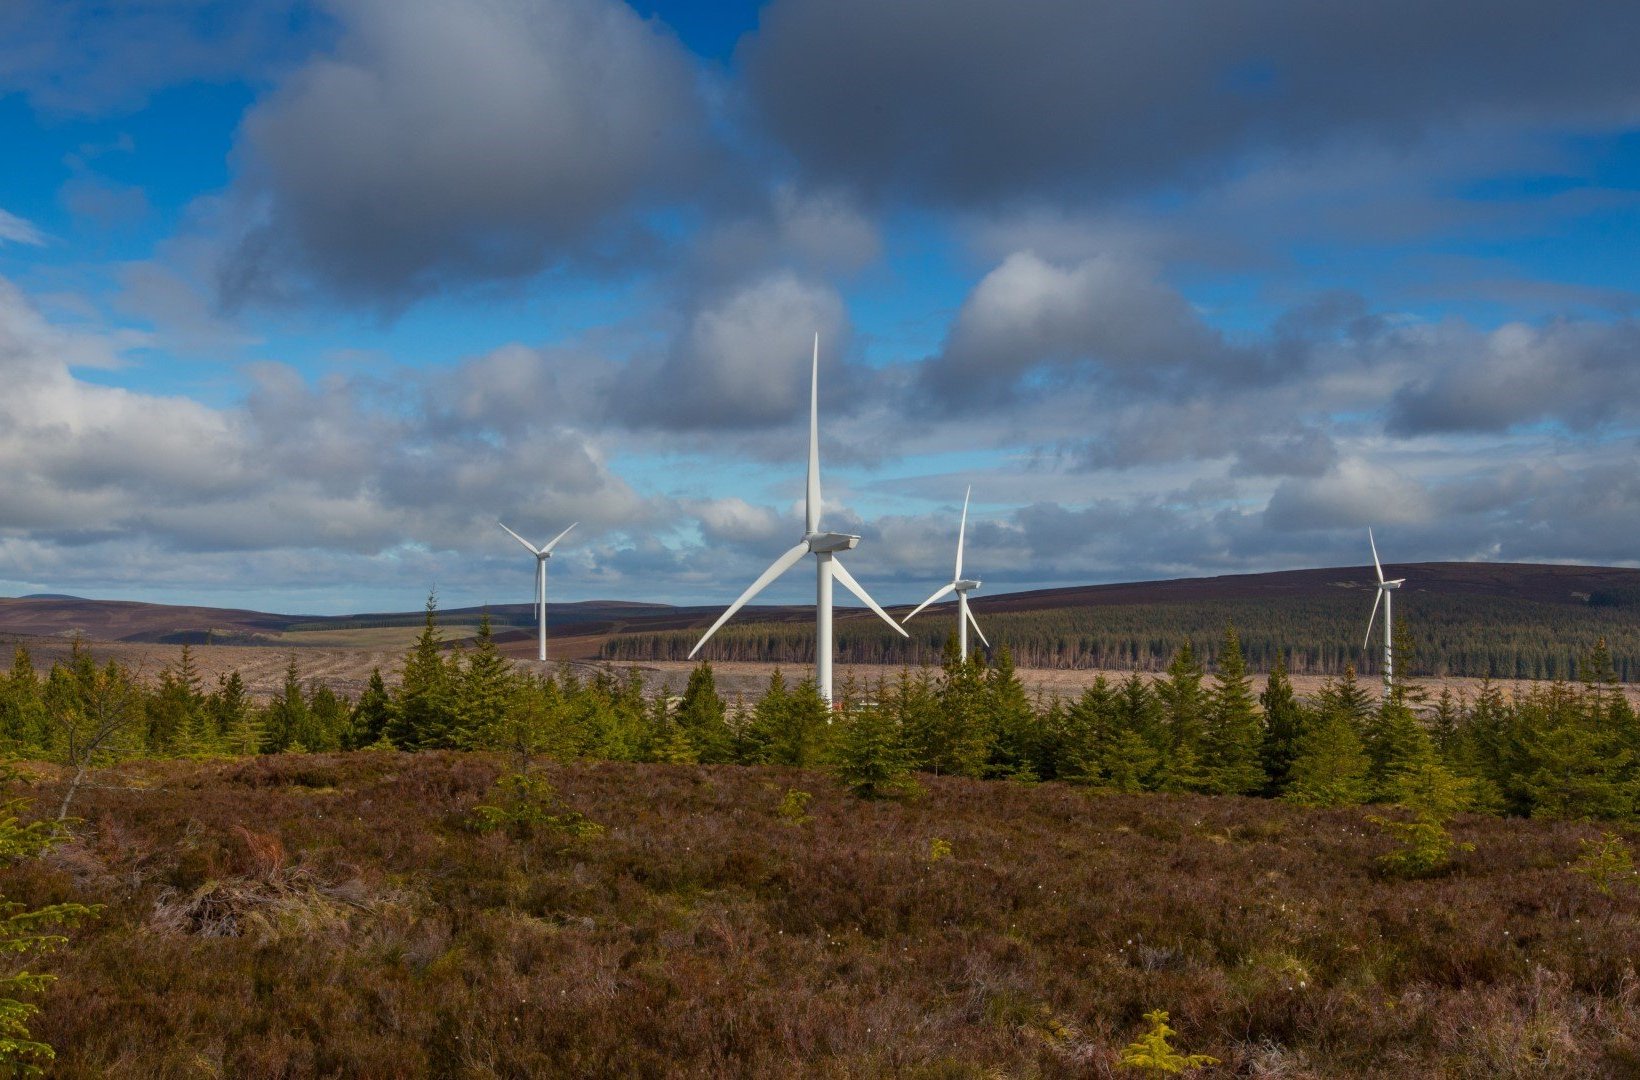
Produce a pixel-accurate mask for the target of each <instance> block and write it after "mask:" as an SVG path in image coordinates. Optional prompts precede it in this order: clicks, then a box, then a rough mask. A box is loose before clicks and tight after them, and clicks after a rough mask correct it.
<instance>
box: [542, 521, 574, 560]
mask: <svg viewBox="0 0 1640 1080" xmlns="http://www.w3.org/2000/svg"><path fill="white" fill-rule="evenodd" d="M579 524H581V523H580V522H579V521H577V522H575V523H573V524H571V525H570V527H569V529H573V528H575V526H576V525H579ZM569 529H565V530H564V531H563V532H561V533H559V534H558V535H557V536H555V537H553V538H552V539H551V540H548V541H547V546H546V547H544V548H542V549H541V553H542V554H543V555H547V554H550V553H551V552H552V549H553V548H555V547H557V546H558V541H560V540H562V539H563V538H564V537H566V536H568V535H569Z"/></svg>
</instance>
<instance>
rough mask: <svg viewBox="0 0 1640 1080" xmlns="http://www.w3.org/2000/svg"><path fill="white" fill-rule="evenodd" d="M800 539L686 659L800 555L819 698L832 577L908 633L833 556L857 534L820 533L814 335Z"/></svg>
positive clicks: (826, 693)
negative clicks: (810, 582) (805, 564)
mask: <svg viewBox="0 0 1640 1080" xmlns="http://www.w3.org/2000/svg"><path fill="white" fill-rule="evenodd" d="M803 528H804V532H803V539H801V540H799V541H798V542H797V545H796V546H795V547H793V548H792V549H791V550H790V551H788V552H786V553H785V554H784V555H782V556H780V558H778V559H776V560H775V561H774V563H773V564H772V565H771V566H770V567H769V568H768V569H767V570H765V571H763V574H762V576H761V577H759V578H758V579H757V580H756V581H754V582H752V584H751V586H750V587H748V588H747V590H746V591H745V592H743V593H741V594H740V599H738V600H736V601H735V602H734V603H732V604H730V605H729V607H728V610H726V611H725V612H724V613H723V614H722V615H719V616H718V620H717V622H715V623H713V624H712V626H711V628H710V629H708V630H707V631H706V633H705V634H703V635H701V639H700V640H699V641H697V642H696V643H695V647H694V648H693V649H690V650H689V656H690V658H691V659H693V658H694V655H695V654H696V653H698V652H699V651H700V649H701V646H702V645H705V644H706V642H707V641H708V640H710V639H711V637H712V635H713V634H715V633H717V632H718V627H720V626H722V625H723V624H724V623H726V622H728V621H729V618H730V616H732V615H734V613H735V612H737V611H739V610H740V609H741V608H742V607H744V606H745V605H746V601H748V600H750V599H751V598H752V597H754V596H756V595H757V594H758V593H760V592H762V591H763V590H764V589H765V588H767V587H768V585H769V583H770V582H772V581H774V580H775V579H776V578H778V577H779V576H780V575H781V574H784V573H785V572H786V571H787V570H790V569H791V568H792V567H793V566H796V565H797V564H798V562H800V561H801V560H802V558H803V556H805V555H811V554H812V555H813V556H814V570H815V590H814V593H815V601H814V675H815V682H816V683H817V684H818V685H819V688H820V696H821V697H823V698H825V699H826V700H827V701H828V702H829V701H831V583H832V579H834V578H835V579H836V580H838V581H841V582H842V583H843V586H844V587H845V588H846V589H848V591H849V592H851V593H853V594H854V595H855V596H858V597H859V598H860V600H861V601H862V602H864V604H865V605H866V607H868V608H870V609H871V610H872V611H875V612H876V613H877V615H878V616H879V617H881V618H882V620H883V621H884V622H886V623H887V624H888V625H890V626H892V627H893V628H894V629H895V630H897V631H899V633H900V635H901V636H902V637H910V636H911V635H910V634H907V633H906V632H905V628H904V627H902V626H900V624H899V623H897V622H895V621H894V620H893V619H891V618H889V615H888V612H886V611H884V610H883V609H882V608H881V607H879V606H878V604H877V601H875V600H873V599H872V598H871V597H870V596H868V595H867V594H866V591H865V589H863V588H862V587H861V586H860V583H859V582H858V581H855V580H854V575H853V574H851V573H849V572H848V570H847V569H845V568H844V566H843V564H842V563H841V562H839V561H838V560H837V553H838V552H841V551H852V550H853V549H854V547H855V546H856V545H857V544H859V542H860V538H859V537H858V536H853V535H850V534H848V533H834V532H821V531H820V335H819V334H816V335H814V360H813V364H812V366H811V368H810V374H809V477H808V489H807V491H806V493H805V499H804V504H803Z"/></svg>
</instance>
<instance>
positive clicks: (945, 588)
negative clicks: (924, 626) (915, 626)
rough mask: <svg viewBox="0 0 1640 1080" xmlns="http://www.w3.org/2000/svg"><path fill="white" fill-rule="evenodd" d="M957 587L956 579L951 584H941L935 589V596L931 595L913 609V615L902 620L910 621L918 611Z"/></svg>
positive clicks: (904, 621)
mask: <svg viewBox="0 0 1640 1080" xmlns="http://www.w3.org/2000/svg"><path fill="white" fill-rule="evenodd" d="M956 587H957V583H956V582H954V581H953V582H951V584H949V585H941V586H940V587H939V588H938V589H936V590H934V595H933V596H930V597H929V598H928V599H927V600H924V601H923V602H922V603H920V604H918V605H917V606H916V607H915V608H914V609H912V612H911V615H907V616H906V617H905V618H903V619H901V620H900V621H901V622H903V623H907V622H910V621H911V618H912V616H913V615H916V614H917V612H919V611H921V610H922V609H923V608H925V607H927V606H928V605H929V604H932V603H933V602H934V601H936V600H938V599H939V598H940V597H942V596H944V595H945V594H946V593H948V592H950V591H951V590H952V589H955V588H956Z"/></svg>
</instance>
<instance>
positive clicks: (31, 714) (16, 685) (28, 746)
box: [0, 645, 49, 754]
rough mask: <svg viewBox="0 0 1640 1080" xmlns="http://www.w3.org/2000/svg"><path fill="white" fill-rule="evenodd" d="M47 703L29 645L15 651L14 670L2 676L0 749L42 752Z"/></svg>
mask: <svg viewBox="0 0 1640 1080" xmlns="http://www.w3.org/2000/svg"><path fill="white" fill-rule="evenodd" d="M46 730H47V725H46V705H45V697H44V693H43V687H42V686H41V684H40V677H39V675H38V674H36V673H35V670H34V661H33V659H32V658H31V657H30V656H29V651H28V649H27V648H26V647H24V646H22V645H18V646H17V647H16V648H15V649H14V650H13V651H12V661H11V671H10V673H8V674H7V675H6V676H5V677H4V678H3V679H0V752H5V753H11V754H43V753H45V752H47V751H48V749H49V747H48V746H47V745H46V742H47V739H46Z"/></svg>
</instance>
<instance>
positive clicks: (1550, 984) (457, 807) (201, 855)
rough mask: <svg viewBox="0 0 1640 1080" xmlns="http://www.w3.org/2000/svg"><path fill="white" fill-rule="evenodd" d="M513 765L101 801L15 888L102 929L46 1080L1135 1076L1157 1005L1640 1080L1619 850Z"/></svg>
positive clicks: (210, 787)
mask: <svg viewBox="0 0 1640 1080" xmlns="http://www.w3.org/2000/svg"><path fill="white" fill-rule="evenodd" d="M501 772H502V763H501V762H500V760H499V759H497V758H492V757H489V756H484V755H472V754H455V753H426V754H417V755H410V754H401V753H394V752H389V751H371V752H364V753H355V754H347V755H341V754H337V755H281V756H275V757H266V758H259V759H250V760H246V761H240V762H214V763H203V764H196V763H187V762H143V763H132V764H128V765H125V766H122V767H120V768H119V769H117V770H113V771H111V772H110V773H109V774H107V775H105V776H104V777H103V780H104V782H103V783H101V784H100V785H98V786H96V787H94V788H92V789H90V790H88V791H87V792H86V793H85V794H84V795H83V797H82V802H81V804H80V806H79V811H78V812H79V813H80V815H81V817H82V819H83V820H82V824H81V826H80V828H79V839H78V840H77V841H76V842H75V843H73V844H71V845H67V846H63V847H60V848H58V849H57V850H55V851H54V852H52V853H50V854H49V855H47V856H46V857H45V858H43V859H42V860H38V861H35V862H30V863H24V864H20V865H18V866H16V867H14V868H12V869H10V870H8V871H6V872H5V874H4V875H3V876H0V891H3V892H4V893H5V895H6V896H7V897H8V898H10V899H13V900H16V901H19V902H24V903H29V904H43V903H49V902H54V901H59V900H66V899H75V900H80V901H85V902H94V903H102V904H106V905H107V908H106V910H105V911H104V912H103V914H102V917H101V918H100V919H98V920H97V921H96V922H95V923H92V924H90V925H88V926H86V927H84V928H83V929H81V930H79V931H78V932H77V933H76V934H75V938H74V942H73V945H72V946H71V948H70V949H69V950H68V951H66V952H63V953H60V954H58V955H56V956H54V957H52V958H51V960H50V962H49V963H50V967H51V969H52V970H54V971H55V972H56V973H57V974H59V975H60V976H61V979H60V981H58V982H57V983H56V984H55V985H54V987H53V988H52V989H51V991H50V993H49V994H48V995H47V996H46V997H45V998H44V999H43V1000H42V1002H41V1004H42V1005H43V1007H44V1011H43V1012H42V1013H41V1015H40V1016H39V1017H38V1018H37V1019H36V1021H35V1023H34V1025H33V1026H34V1031H35V1034H36V1036H37V1037H40V1038H42V1039H44V1040H46V1041H48V1042H50V1043H51V1044H53V1045H54V1046H56V1047H57V1049H58V1054H59V1058H58V1062H57V1065H56V1067H55V1069H54V1074H55V1075H57V1076H61V1077H106V1076H177V1077H182V1076H211V1075H218V1076H234V1077H295V1076H336V1077H404V1076H417V1075H431V1076H460V1077H491V1076H497V1077H524V1076H557V1075H565V1076H569V1075H575V1076H594V1075H596V1076H617V1075H618V1076H657V1077H659V1076H701V1077H707V1076H711V1077H721V1076H793V1075H803V1076H850V1077H858V1076H886V1075H894V1076H911V1077H969V1076H973V1077H979V1076H1054V1077H1058V1076H1090V1077H1097V1076H1117V1075H1133V1074H1132V1073H1129V1072H1125V1071H1123V1070H1122V1069H1121V1068H1120V1066H1119V1058H1120V1054H1121V1051H1122V1048H1123V1047H1124V1046H1126V1045H1127V1044H1129V1043H1131V1042H1133V1041H1134V1040H1135V1039H1136V1038H1138V1037H1139V1036H1140V1035H1142V1034H1143V1033H1144V1032H1145V1031H1146V1030H1147V1029H1148V1028H1149V1027H1150V1024H1149V1023H1148V1022H1147V1020H1146V1014H1147V1013H1150V1012H1152V1011H1153V1010H1165V1011H1166V1012H1167V1013H1168V1014H1169V1017H1170V1019H1169V1020H1168V1023H1169V1025H1170V1026H1171V1027H1172V1028H1174V1029H1176V1031H1177V1035H1176V1036H1174V1042H1175V1044H1176V1045H1177V1046H1178V1047H1179V1048H1180V1049H1181V1050H1182V1051H1183V1052H1185V1053H1201V1054H1206V1055H1211V1056H1212V1057H1214V1058H1217V1059H1220V1062H1221V1064H1219V1065H1217V1066H1214V1067H1212V1069H1211V1070H1208V1072H1209V1073H1210V1074H1212V1075H1241V1076H1265V1077H1340V1076H1385V1077H1389V1076H1394V1077H1404V1076H1454V1077H1464V1076H1472V1077H1508V1076H1521V1077H1525V1076H1532V1077H1544V1076H1567V1077H1571V1076H1579V1077H1586V1076H1602V1075H1609V1076H1623V1075H1635V1074H1636V1073H1637V1072H1640V1009H1637V1008H1636V1006H1637V1005H1640V978H1637V976H1636V972H1635V970H1634V967H1633V962H1632V957H1633V956H1634V955H1635V953H1636V949H1637V947H1640V922H1637V916H1640V895H1637V894H1636V890H1635V888H1634V886H1633V884H1632V881H1633V875H1632V873H1628V874H1626V875H1619V877H1618V878H1617V879H1616V880H1615V882H1614V880H1613V879H1612V878H1611V877H1610V876H1607V877H1605V878H1602V879H1599V880H1596V879H1595V878H1594V877H1593V876H1591V875H1589V874H1579V873H1574V872H1572V871H1571V870H1570V869H1569V867H1570V866H1571V865H1572V864H1574V863H1575V862H1576V861H1577V860H1578V859H1579V857H1580V854H1583V853H1585V852H1586V851H1587V850H1588V849H1587V847H1586V845H1583V844H1581V843H1580V842H1581V841H1590V840H1593V839H1594V838H1596V837H1598V836H1599V835H1600V832H1599V830H1598V829H1595V828H1593V827H1591V826H1587V825H1581V824H1576V823H1568V822H1539V821H1526V820H1502V819H1496V818H1484V817H1472V818H1469V817H1461V818H1458V819H1457V820H1455V821H1454V822H1453V823H1452V831H1453V833H1454V835H1455V837H1456V838H1457V839H1459V840H1461V841H1464V842H1467V843H1471V844H1473V845H1474V849H1473V850H1472V851H1460V852H1459V854H1457V855H1456V857H1455V859H1454V861H1453V863H1452V865H1451V867H1450V869H1448V870H1447V871H1446V872H1444V873H1442V874H1439V875H1437V876H1433V877H1429V878H1426V879H1421V880H1412V881H1408V880H1399V879H1394V878H1390V877H1386V876H1385V875H1384V873H1383V872H1382V870H1381V868H1380V865H1379V863H1378V859H1379V857H1380V856H1381V855H1383V854H1384V853H1385V851H1386V850H1387V848H1388V844H1389V841H1387V840H1386V839H1385V838H1384V836H1383V832H1382V830H1381V829H1379V828H1376V827H1374V826H1373V825H1371V824H1370V823H1369V822H1368V820H1367V815H1366V812H1365V811H1362V810H1359V809H1353V808H1352V809H1339V810H1312V809H1303V808H1298V807H1292V806H1288V805H1284V804H1280V803H1273V802H1270V801H1263V800H1254V799H1242V798H1232V797H1223V798H1206V797H1199V796H1184V795H1181V796H1168V795H1154V794H1152V795H1109V794H1099V793H1096V792H1092V791H1089V790H1087V789H1083V788H1077V787H1072V786H1068V785H1063V784H1043V785H1035V786H1026V785H1020V784H1012V783H995V782H983V781H974V780H966V779H957V778H949V777H924V778H923V779H922V787H923V789H924V791H923V794H922V795H921V796H920V797H917V798H912V799H909V800H904V801H896V800H877V801H863V800H859V799H856V798H854V797H852V796H850V795H848V794H846V793H845V792H844V791H842V790H841V789H840V788H839V787H837V786H836V784H835V783H834V782H833V781H831V780H830V779H828V778H827V777H826V776H824V775H823V774H819V773H814V772H804V771H799V770H788V769H775V768H745V767H735V766H720V767H703V766H693V765H658V764H657V765H634V764H612V763H591V764H577V765H562V766H551V767H548V768H547V769H545V770H543V772H542V773H541V775H542V776H543V777H544V778H545V779H546V780H547V781H549V782H550V783H551V785H552V787H553V788H554V790H555V799H556V801H557V808H556V809H558V810H562V811H565V812H574V814H577V815H584V820H586V821H588V822H593V823H597V824H599V825H602V826H603V828H602V830H601V831H600V830H597V829H575V830H570V829H561V828H558V827H556V826H553V825H550V824H549V825H547V826H537V827H533V828H531V827H522V826H520V827H515V828H489V829H485V828H477V827H475V824H474V822H475V817H474V814H473V810H474V808H475V807H477V806H479V805H482V804H485V803H486V801H487V800H493V798H494V797H495V792H496V790H497V789H496V788H495V781H496V779H497V778H498V776H500V775H501ZM52 783H53V782H52V781H51V780H50V779H49V778H47V777H41V778H38V779H36V780H34V781H32V782H28V781H17V782H14V783H13V787H14V789H16V790H15V791H14V792H13V793H14V794H16V793H21V794H28V795H31V796H33V797H35V798H36V800H37V801H38V802H41V803H49V802H50V793H51V790H52ZM793 792H807V793H810V794H811V796H812V797H811V798H807V799H805V798H802V797H799V796H794V795H793ZM555 813H556V811H555ZM536 820H538V821H545V822H549V823H550V822H557V821H561V820H565V817H564V816H563V815H557V816H555V815H545V816H539V817H538V818H537V819H536Z"/></svg>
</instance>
